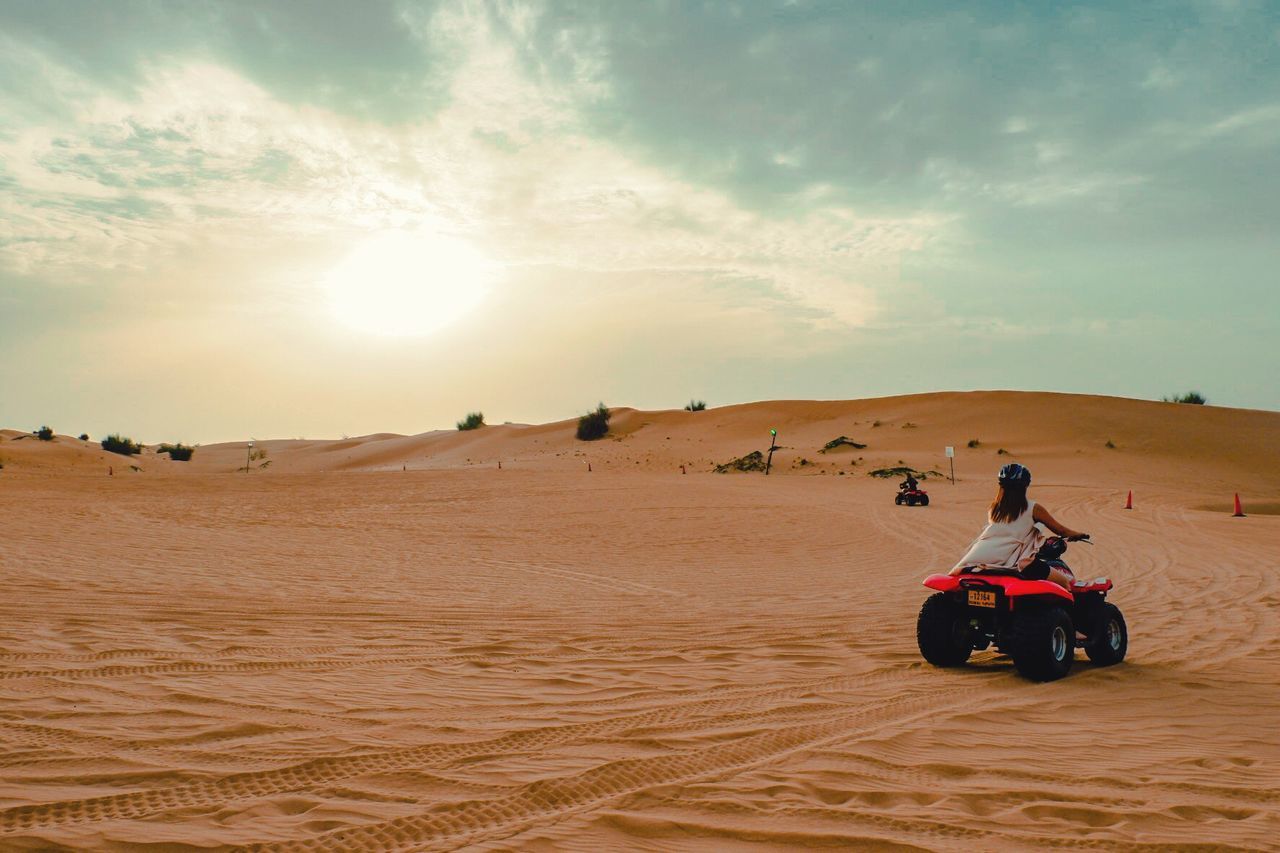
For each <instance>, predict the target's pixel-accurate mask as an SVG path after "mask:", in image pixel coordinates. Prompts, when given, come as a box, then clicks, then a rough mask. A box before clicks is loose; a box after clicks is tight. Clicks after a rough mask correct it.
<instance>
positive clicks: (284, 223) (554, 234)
mask: <svg viewBox="0 0 1280 853" xmlns="http://www.w3.org/2000/svg"><path fill="white" fill-rule="evenodd" d="M509 11H510V14H508V15H506V16H504V17H503V18H502V19H501V21H502V26H501V27H499V26H497V25H496V23H495V19H494V18H493V17H492V16H491V15H489V14H488V13H487V12H486V11H485V10H484V7H480V6H472V5H469V4H459V5H457V6H450V7H446V8H443V9H440V10H437V11H435V12H433V13H432V14H430V15H421V16H417V17H415V16H409V17H408V18H407V19H406V21H405V25H406V27H407V28H408V29H409V31H411V32H412V33H413V34H414V35H415V37H416V38H419V39H420V40H421V42H422V49H423V50H424V51H429V50H434V49H436V48H439V47H440V46H441V45H447V46H448V50H449V51H450V53H451V55H452V56H453V57H454V58H455V62H456V64H455V65H454V66H453V67H451V68H450V69H449V72H448V79H447V87H446V88H447V92H448V98H447V102H446V105H445V106H443V107H442V108H441V109H439V110H438V111H436V112H435V113H434V114H433V115H432V116H430V117H429V118H426V119H422V120H419V121H417V122H414V123H410V124H401V125H396V126H392V127H389V126H387V125H384V124H380V123H376V122H371V121H367V120H362V119H359V118H353V117H351V116H349V115H344V114H341V113H337V112H334V111H332V110H329V109H326V108H322V107H318V106H310V105H306V104H301V105H300V104H290V103H288V102H286V101H282V100H281V99H280V98H279V97H278V96H277V95H276V94H275V93H273V92H271V91H269V90H268V89H266V88H264V87H263V86H261V85H259V84H257V83H255V82H253V81H251V80H249V79H248V78H246V77H245V76H244V75H243V74H241V73H239V72H237V71H236V70H234V69H232V68H229V67H227V66H225V65H222V64H218V63H213V62H209V61H184V62H179V61H176V60H175V59H174V58H172V57H171V58H169V59H167V60H166V61H165V62H156V63H154V64H150V65H148V64H147V63H142V64H141V65H140V71H139V79H138V81H137V82H136V84H135V86H134V87H133V88H132V89H131V90H130V91H129V92H128V93H127V95H122V94H120V93H118V92H114V91H102V90H101V89H95V87H93V86H92V84H91V82H90V81H89V80H87V79H86V78H84V77H83V76H80V75H78V74H76V72H75V71H74V70H73V69H71V68H70V67H69V66H58V65H56V64H54V63H53V62H52V60H50V59H48V58H45V59H44V60H42V64H43V66H44V67H45V68H46V70H47V72H48V75H47V77H48V79H50V80H55V81H58V82H57V84H56V86H57V90H58V93H59V95H60V96H61V99H62V100H63V102H64V105H65V107H66V111H67V114H68V117H67V118H66V119H65V120H63V121H61V122H58V123H51V122H48V121H42V122H32V123H30V124H28V125H27V126H25V127H22V128H19V129H18V130H17V131H16V132H15V133H14V134H13V135H12V136H11V137H9V138H7V139H4V140H3V141H0V160H2V161H3V162H4V163H5V164H6V172H5V178H6V180H7V181H9V182H10V183H11V185H12V186H13V192H12V193H11V194H9V196H8V198H7V200H6V202H4V203H3V204H4V207H3V208H0V214H2V215H3V222H2V223H0V228H2V229H3V230H2V231H0V240H2V241H3V247H2V248H0V258H2V259H3V260H4V262H5V263H6V264H8V265H9V266H10V267H11V268H12V269H15V270H17V271H20V272H24V273H29V272H31V271H33V270H36V269H45V270H50V269H57V268H72V269H74V270H77V271H79V272H84V271H86V270H90V269H93V268H105V269H110V270H116V271H135V272H138V271H146V270H154V269H156V268H157V267H162V266H164V265H165V264H168V263H176V262H177V260H178V259H179V258H181V257H182V256H183V255H184V253H186V252H189V251H190V250H191V248H192V246H194V245H197V244H209V243H214V244H217V245H219V246H221V247H223V248H224V249H226V250H230V251H258V250H260V249H261V247H262V245H263V244H264V243H266V242H268V241H269V240H272V239H277V240H282V241H306V240H317V241H336V242H338V243H343V242H349V241H352V240H354V239H356V238H357V237H358V236H359V235H361V234H363V233H367V232H371V231H376V230H379V229H387V228H411V227H412V228H421V227H429V228H434V229H437V230H441V231H447V232H450V233H454V234H457V235H460V236H464V237H467V238H469V239H472V240H474V241H476V243H477V244H478V245H480V246H482V247H483V248H484V249H485V250H486V251H487V252H490V253H492V254H494V255H496V256H497V257H498V258H500V259H501V261H502V262H503V263H505V264H506V265H507V266H508V267H509V268H512V269H515V270H518V269H521V268H529V267H539V266H551V267H556V268H559V269H563V270H566V271H569V272H571V273H572V274H598V273H623V272H626V273H630V272H640V271H649V272H652V273H655V274H658V273H661V274H672V273H677V274H681V275H684V276H685V277H686V278H687V279H688V280H689V282H690V286H694V287H705V286H708V285H714V289H715V290H716V292H719V293H721V294H724V293H725V292H726V291H725V289H724V288H723V283H724V282H726V281H733V280H741V281H744V282H767V283H768V284H769V286H770V288H771V289H772V291H773V296H774V297H775V298H781V299H783V300H786V301H791V302H793V303H794V304H795V305H796V306H797V307H798V308H800V309H802V310H804V311H809V312H812V313H813V315H814V316H815V317H817V318H821V319H822V320H823V322H825V323H827V324H834V325H835V326H842V325H845V326H847V325H856V324H858V323H861V322H865V321H866V320H867V319H868V318H869V317H870V316H871V315H872V313H873V312H874V311H875V305H876V295H875V289H876V287H877V286H878V285H883V284H884V283H885V282H891V281H892V280H893V279H894V277H895V274H896V273H895V271H896V269H897V267H898V264H899V263H900V259H901V257H902V255H903V254H904V253H906V252H911V251H918V250H920V249H921V247H923V246H924V245H925V244H926V243H927V242H928V240H929V239H931V237H932V236H933V235H936V234H937V233H938V232H939V231H940V230H941V229H942V228H943V227H944V225H945V222H944V220H943V219H942V218H940V217H934V216H931V215H929V214H922V213H918V212H912V213H910V214H907V215H886V214H878V215H861V214H860V213H859V212H858V211H856V210H855V209H853V208H851V207H850V206H848V205H844V204H837V203H832V202H831V201H828V200H825V199H823V198H821V197H820V196H821V193H818V194H817V195H814V194H812V188H805V190H803V191H802V194H804V193H809V195H807V196H805V197H804V201H803V204H802V205H799V206H801V207H802V209H801V210H800V211H799V212H795V211H787V212H786V214H785V215H782V216H775V215H769V214H768V213H766V212H762V211H758V210H754V209H751V208H748V207H744V206H742V205H741V204H739V203H738V202H736V201H735V200H734V199H733V198H732V197H731V196H730V195H728V194H726V193H725V192H723V191H720V190H717V189H714V188H710V187H707V186H704V185H700V184H698V183H696V182H694V181H691V180H689V179H687V178H684V177H680V176H674V175H672V174H669V173H668V172H666V171H665V170H663V169H662V168H660V167H659V166H656V165H652V164H649V163H647V162H645V161H643V160H641V159H639V158H637V157H635V156H634V155H632V154H630V153H628V152H627V151H625V150H624V149H623V148H621V147H620V146H619V145H617V144H616V143H612V142H609V141H602V140H601V139H599V138H598V137H597V136H595V135H593V133H592V132H591V127H590V126H589V124H588V122H587V121H585V119H584V117H583V114H582V105H583V104H584V103H587V104H589V103H592V102H595V101H598V100H599V99H602V98H606V97H607V96H608V92H609V84H608V83H607V81H606V80H605V79H604V68H605V67H606V59H605V57H604V56H603V55H602V54H601V53H600V47H599V44H598V39H596V38H595V37H594V36H592V35H590V34H587V35H580V34H574V35H569V34H563V35H562V36H561V37H559V38H557V39H556V45H555V49H554V50H553V51H552V52H551V53H550V57H551V58H552V60H554V61H556V62H560V63H563V64H564V65H565V67H567V68H568V69H570V74H569V75H568V78H566V79H562V78H558V77H549V76H545V75H538V74H535V73H531V70H530V68H529V66H528V65H527V64H525V63H523V62H522V60H521V56H520V53H519V50H518V39H519V38H521V37H522V35H523V34H525V33H526V32H528V31H529V30H530V29H531V28H532V27H533V23H532V16H534V15H535V14H536V13H535V11H534V8H533V7H529V6H523V5H515V6H512V8H511V9H510V10H509ZM442 85H445V84H442ZM80 278H81V279H83V276H81V277H80ZM745 292H746V293H747V294H748V297H747V298H753V297H750V294H751V293H752V292H753V291H752V290H751V289H750V288H748V289H746V290H745ZM731 298H732V297H731Z"/></svg>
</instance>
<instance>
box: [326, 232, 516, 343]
mask: <svg viewBox="0 0 1280 853" xmlns="http://www.w3.org/2000/svg"><path fill="white" fill-rule="evenodd" d="M494 272H495V265H494V264H493V263H492V262H490V261H489V260H488V259H486V258H485V257H484V256H483V255H481V254H480V253H479V252H477V251H476V250H475V249H474V248H472V247H471V246H470V245H469V244H467V243H466V242H465V241H463V240H460V239H458V238H456V237H449V236H445V235H441V234H434V233H424V232H406V231H397V232H392V233H387V234H381V235H379V236H377V237H373V238H370V239H368V240H366V241H365V242H363V243H361V244H360V245H359V246H357V247H356V248H355V250H354V251H352V252H351V254H349V255H348V256H347V257H346V258H345V259H343V261H342V262H341V263H340V264H338V266H336V267H334V269H333V270H332V271H331V272H330V273H329V275H328V277H327V282H326V283H327V286H328V291H329V300H330V308H331V309H332V311H333V315H334V317H336V318H337V319H338V320H340V321H341V322H342V323H343V324H345V325H347V326H349V327H351V328H352V329H356V330H358V331H362V332H368V333H371V334H376V335H386V336H397V337H399V336H419V335H427V334H430V333H432V332H435V331H438V330H439V329H442V328H444V327H446V326H448V325H450V324H452V323H453V322H455V321H456V320H458V319H459V318H460V317H462V316H463V315H464V314H466V313H468V312H469V311H471V310H472V309H474V308H475V307H476V306H477V305H478V304H479V303H480V302H481V301H482V300H483V299H484V297H485V294H486V293H487V292H488V286H489V283H490V282H491V280H492V278H493V274H494Z"/></svg>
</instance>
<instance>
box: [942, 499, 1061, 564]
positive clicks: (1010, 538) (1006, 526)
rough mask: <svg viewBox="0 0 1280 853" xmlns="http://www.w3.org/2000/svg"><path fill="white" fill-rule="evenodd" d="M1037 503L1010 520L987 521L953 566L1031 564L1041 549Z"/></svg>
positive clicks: (1031, 503) (1028, 504)
mask: <svg viewBox="0 0 1280 853" xmlns="http://www.w3.org/2000/svg"><path fill="white" fill-rule="evenodd" d="M1035 507H1036V502H1035V501H1027V508H1026V510H1025V511H1024V512H1023V513H1022V515H1020V516H1018V517H1017V518H1015V519H1014V520H1013V521H989V522H987V526H986V527H985V528H983V530H982V532H981V533H979V534H978V538H977V539H975V540H973V544H971V545H970V546H969V550H968V551H966V552H965V555H964V556H963V557H961V558H960V562H958V563H956V565H955V568H957V569H962V568H975V567H981V568H984V569H1020V568H1023V567H1024V566H1025V565H1026V564H1028V563H1030V562H1031V561H1032V560H1033V559H1034V558H1035V555H1036V551H1037V550H1039V548H1040V542H1041V539H1042V538H1043V534H1042V533H1041V532H1040V529H1039V528H1038V527H1036V522H1035V513H1034V510H1035Z"/></svg>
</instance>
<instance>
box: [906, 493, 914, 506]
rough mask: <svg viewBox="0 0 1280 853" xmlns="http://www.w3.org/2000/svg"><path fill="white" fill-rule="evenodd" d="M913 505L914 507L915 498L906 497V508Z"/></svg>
mask: <svg viewBox="0 0 1280 853" xmlns="http://www.w3.org/2000/svg"><path fill="white" fill-rule="evenodd" d="M915 505H916V499H915V496H913V495H907V506H915Z"/></svg>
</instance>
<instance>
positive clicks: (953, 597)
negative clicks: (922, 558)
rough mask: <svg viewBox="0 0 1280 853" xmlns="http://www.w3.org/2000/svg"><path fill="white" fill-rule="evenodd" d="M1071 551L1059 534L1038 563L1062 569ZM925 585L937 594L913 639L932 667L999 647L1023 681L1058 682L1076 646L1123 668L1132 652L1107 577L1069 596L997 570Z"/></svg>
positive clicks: (1097, 660)
mask: <svg viewBox="0 0 1280 853" xmlns="http://www.w3.org/2000/svg"><path fill="white" fill-rule="evenodd" d="M1066 550H1067V541H1066V540H1065V539H1062V538H1060V537H1054V538H1052V539H1049V540H1048V541H1046V542H1045V544H1044V545H1043V546H1042V547H1041V549H1040V552H1039V559H1041V560H1044V561H1045V562H1047V563H1048V564H1049V565H1050V566H1051V567H1055V568H1059V569H1065V568H1066V564H1065V563H1063V562H1062V561H1061V560H1060V559H1058V558H1059V557H1061V556H1062V554H1063V553H1064V552H1065V551H1066ZM924 585H925V586H927V587H929V588H930V589H936V590H937V592H935V593H934V594H933V595H931V596H929V597H928V598H927V599H925V602H924V606H923V607H921V608H920V617H919V619H917V620H916V641H917V642H918V643H919V644H920V654H922V655H924V659H925V660H927V661H928V662H929V663H931V664H933V665H934V666H959V665H960V664H962V663H964V662H965V661H967V660H968V659H969V655H970V653H972V652H973V651H974V650H975V649H976V650H981V649H985V648H987V647H988V646H989V645H991V644H992V643H995V645H996V648H998V649H999V650H1000V651H1002V652H1004V653H1005V654H1007V655H1009V656H1010V657H1011V658H1013V665H1014V666H1015V667H1017V670H1018V672H1019V673H1021V674H1022V675H1023V676H1025V677H1026V678H1030V679H1031V680H1033V681H1053V680H1055V679H1058V678H1062V677H1063V676H1064V675H1066V674H1067V673H1068V672H1070V671H1071V664H1072V663H1073V662H1074V660H1075V650H1076V648H1077V647H1082V648H1083V649H1084V651H1085V654H1087V655H1088V656H1089V660H1091V661H1093V662H1094V664H1096V665H1097V666H1111V665H1112V664H1117V663H1120V661H1122V660H1124V654H1125V651H1126V650H1127V649H1128V647H1129V630H1128V628H1127V627H1126V626H1125V623H1124V616H1123V615H1122V614H1121V613H1120V608H1118V607H1116V606H1115V605H1114V604H1112V603H1110V602H1109V601H1107V600H1106V599H1107V591H1108V590H1110V589H1111V581H1110V580H1108V579H1107V578H1097V579H1095V580H1089V581H1085V580H1078V581H1076V582H1075V584H1074V585H1073V586H1072V588H1071V591H1070V592H1068V591H1067V590H1065V589H1063V588H1062V587H1061V586H1059V585H1058V584H1056V583H1054V582H1053V581H1049V580H1027V579H1025V578H1023V577H1021V576H1019V575H1018V573H1017V571H1016V570H999V569H997V570H986V571H981V572H964V573H962V574H960V575H958V576H953V575H930V576H929V577H928V578H926V579H925V581H924ZM1077 632H1079V633H1080V634H1081V635H1083V637H1084V639H1083V640H1081V639H1078V638H1077V636H1076V635H1077Z"/></svg>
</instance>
